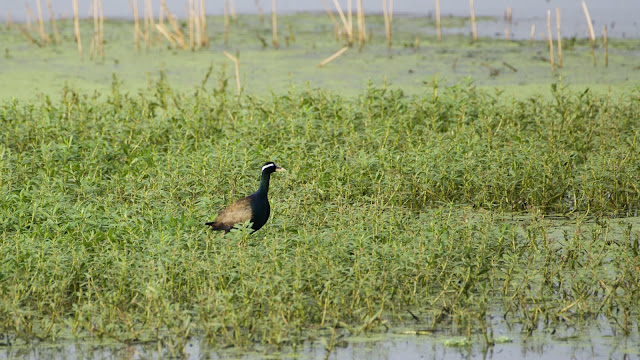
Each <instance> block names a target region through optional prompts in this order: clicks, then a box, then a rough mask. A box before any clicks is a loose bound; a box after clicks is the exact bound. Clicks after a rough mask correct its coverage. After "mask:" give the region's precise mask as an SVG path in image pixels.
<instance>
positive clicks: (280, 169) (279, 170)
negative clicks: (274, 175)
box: [276, 166, 287, 172]
mask: <svg viewBox="0 0 640 360" xmlns="http://www.w3.org/2000/svg"><path fill="white" fill-rule="evenodd" d="M276 172H287V170H285V169H284V168H281V167H280V166H276Z"/></svg>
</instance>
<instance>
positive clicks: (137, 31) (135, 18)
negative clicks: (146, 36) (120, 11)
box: [127, 0, 140, 51]
mask: <svg viewBox="0 0 640 360" xmlns="http://www.w3.org/2000/svg"><path fill="white" fill-rule="evenodd" d="M127 2H129V7H131V11H132V12H133V43H134V44H135V45H136V50H138V51H140V37H139V36H140V19H139V18H138V0H133V4H132V3H131V1H129V0H127Z"/></svg>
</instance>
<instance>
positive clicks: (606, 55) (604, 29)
mask: <svg viewBox="0 0 640 360" xmlns="http://www.w3.org/2000/svg"><path fill="white" fill-rule="evenodd" d="M602 37H603V40H604V67H609V40H608V39H607V25H604V26H603V27H602Z"/></svg>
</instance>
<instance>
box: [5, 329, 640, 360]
mask: <svg viewBox="0 0 640 360" xmlns="http://www.w3.org/2000/svg"><path fill="white" fill-rule="evenodd" d="M590 325H591V326H588V324H585V326H584V328H581V329H569V328H566V329H560V328H557V329H555V331H554V330H550V329H547V330H536V331H534V332H533V333H531V334H530V335H524V334H523V333H522V332H521V331H520V329H518V328H517V327H513V328H511V329H508V327H507V326H504V325H502V326H496V327H494V339H498V338H500V339H502V341H503V342H497V343H496V344H495V345H494V346H489V347H486V346H484V344H483V341H482V338H481V336H480V335H479V334H476V335H473V336H472V343H471V345H470V346H463V347H452V346H447V345H446V344H447V343H451V342H450V341H447V340H451V339H455V338H459V337H456V336H453V335H451V334H446V333H444V332H443V333H441V332H436V333H434V334H433V335H402V333H403V331H402V330H399V329H396V330H390V331H389V332H387V333H384V334H371V335H368V336H358V337H349V336H347V337H345V338H344V340H345V341H344V342H341V344H340V346H336V347H335V348H334V349H333V350H332V351H331V352H330V353H329V354H327V350H326V348H325V343H324V342H322V341H315V342H309V343H306V344H304V345H302V346H300V347H298V348H297V350H293V349H291V348H289V349H284V350H281V351H277V352H276V351H274V350H273V349H269V348H260V347H258V348H257V349H256V350H254V351H252V352H241V351H238V350H237V349H224V350H214V349H212V347H211V346H210V345H208V344H207V343H206V342H205V341H203V340H202V339H197V338H194V339H191V340H190V341H189V342H188V343H187V345H186V347H185V349H184V353H182V354H172V353H171V352H170V351H169V350H168V349H167V348H166V347H163V346H162V345H161V344H159V343H157V342H152V343H145V344H135V345H126V344H122V343H114V342H105V343H96V342H89V341H79V342H71V341H69V342H61V343H53V344H52V343H39V344H38V343H35V344H31V345H18V344H15V343H13V344H12V345H9V342H8V341H4V340H0V359H16V358H18V359H60V360H65V359H106V358H109V359H160V358H167V357H174V356H176V355H179V357H181V356H184V358H186V359H194V360H195V359H223V358H225V359H226V358H239V359H246V360H253V359H263V358H265V357H269V358H273V359H285V358H287V359H291V358H294V359H314V360H315V359H334V360H339V359H379V360H391V359H403V360H404V359H407V360H412V359H416V360H417V359H434V360H435V359H494V360H502V359H542V358H544V359H572V358H573V359H585V358H613V359H626V358H637V356H638V354H640V348H639V345H638V344H639V343H640V338H639V336H638V333H637V329H636V330H635V331H634V333H632V334H631V335H629V336H622V335H617V336H616V335H614V332H615V328H613V327H612V326H611V325H610V324H608V322H606V321H605V320H601V321H599V322H597V323H592V324H590ZM505 339H508V340H506V341H505Z"/></svg>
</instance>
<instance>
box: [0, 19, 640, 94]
mask: <svg viewBox="0 0 640 360" xmlns="http://www.w3.org/2000/svg"><path fill="white" fill-rule="evenodd" d="M210 21H211V22H212V24H220V22H221V19H220V18H212V19H211V20H210ZM286 21H288V22H289V23H290V24H291V28H292V31H293V34H294V35H295V37H296V41H295V42H293V43H290V44H283V46H282V47H281V49H280V50H278V51H275V50H273V49H272V48H271V47H267V48H262V46H261V45H260V42H259V41H258V39H257V38H256V34H257V33H261V34H263V36H264V37H265V38H266V39H270V30H269V29H268V26H266V25H264V24H261V23H260V22H259V20H258V17H257V16H243V17H240V18H239V23H240V24H241V25H239V26H234V27H232V29H231V33H230V39H229V45H224V44H223V40H222V38H221V35H220V33H215V35H214V36H213V38H212V43H211V46H210V48H209V49H203V50H200V51H195V52H192V51H184V50H174V49H167V45H168V43H167V42H166V41H165V42H164V43H163V45H161V46H157V45H156V46H153V47H151V48H150V49H149V50H144V49H143V50H141V51H136V50H135V47H134V46H133V42H132V41H131V28H132V27H131V26H132V24H131V23H129V22H123V21H112V22H107V23H106V24H105V32H106V35H107V36H106V41H107V43H106V45H105V59H104V60H101V59H99V60H91V59H89V56H88V54H87V53H85V54H84V56H82V57H80V56H79V55H78V50H77V48H76V47H75V44H73V43H72V42H71V40H69V39H70V36H71V34H72V31H73V30H72V23H71V22H64V23H62V22H61V23H60V24H59V27H60V28H61V32H62V33H63V34H66V35H67V36H68V40H67V41H65V42H64V43H63V44H62V45H60V46H47V47H44V48H38V47H36V46H34V45H30V44H28V43H27V41H26V39H25V38H24V37H23V36H22V34H20V33H19V32H18V31H17V30H12V31H11V32H7V31H6V30H3V29H2V30H0V40H1V41H3V43H4V44H5V45H4V47H5V49H4V51H5V56H4V58H3V59H2V60H3V68H2V70H0V82H2V83H3V84H9V86H4V87H2V88H1V89H0V99H10V98H12V97H15V98H18V99H29V98H32V97H34V96H38V95H39V94H41V93H42V94H46V95H48V96H51V97H53V98H57V97H59V96H60V95H61V90H62V88H63V87H64V86H65V85H68V86H69V87H71V88H73V89H76V90H83V91H86V92H88V93H93V92H94V91H97V92H108V91H110V86H111V83H112V77H113V76H116V77H117V78H118V79H120V81H121V88H122V89H125V90H128V91H131V92H132V93H137V92H138V91H141V90H145V89H146V90H149V89H150V90H151V91H155V85H154V83H155V82H156V81H157V80H158V79H159V78H160V74H161V73H164V74H165V75H166V79H167V81H168V84H169V85H170V86H171V87H173V88H175V89H178V90H181V91H189V92H190V91H194V90H196V89H197V88H199V87H200V86H201V84H202V81H203V79H204V78H205V74H206V73H207V70H208V68H209V67H210V66H211V67H212V74H211V76H210V78H209V80H208V83H207V84H205V85H206V87H207V88H218V87H219V86H220V83H222V81H223V80H226V81H227V84H228V86H227V88H228V89H227V91H230V92H233V93H235V91H236V89H235V79H234V69H233V65H232V63H231V62H230V61H229V59H227V58H226V57H225V56H224V55H223V54H222V51H223V50H228V51H230V52H233V53H237V54H239V55H240V81H241V85H242V88H243V92H244V93H246V94H252V95H259V96H265V95H267V96H268V95H270V94H271V92H272V91H273V92H275V93H282V92H287V91H289V90H290V89H291V87H297V88H298V89H299V90H300V89H307V88H309V89H316V88H321V89H324V90H328V91H334V92H337V93H339V94H340V95H347V96H353V95H358V94H361V93H362V92H363V91H364V90H365V89H366V87H367V86H368V84H369V83H372V84H374V85H376V86H383V85H384V84H387V85H392V86H393V87H397V88H401V89H402V90H403V91H404V92H405V93H408V94H419V93H421V92H423V91H425V89H428V88H430V87H429V86H428V85H427V86H425V83H428V82H430V81H432V80H433V79H434V78H436V77H437V78H438V79H439V82H440V84H441V85H449V84H454V83H458V82H460V81H463V82H464V81H467V79H472V81H473V82H474V84H476V85H477V86H480V87H487V88H491V89H493V88H497V89H500V91H507V92H509V93H511V94H513V95H515V96H520V97H522V96H532V95H536V94H538V95H539V94H542V93H548V90H549V86H550V84H552V83H554V82H557V81H559V79H560V78H562V79H563V81H564V82H565V83H567V84H571V85H573V86H576V87H577V88H578V89H580V90H581V91H582V90H584V89H585V88H587V87H589V88H590V89H592V90H596V91H601V92H608V91H620V90H624V89H630V88H631V89H635V88H636V87H637V84H638V83H639V82H640V70H639V69H640V68H638V57H639V56H640V52H639V50H638V48H637V44H636V42H635V41H634V40H616V42H614V41H612V42H611V44H610V50H609V66H608V68H604V67H603V66H602V65H603V62H604V54H603V50H602V48H598V49H597V50H596V53H595V54H596V60H597V62H598V66H597V67H596V68H595V69H596V71H593V70H594V66H593V64H592V62H591V55H590V51H589V47H588V45H587V44H586V42H585V41H582V42H578V43H576V44H574V45H573V46H571V45H570V44H567V42H565V45H564V51H563V54H564V60H563V61H564V67H563V68H562V69H559V70H558V71H557V72H555V73H552V72H551V67H550V64H549V62H548V59H547V58H548V56H549V55H548V44H546V43H545V42H542V41H539V42H536V43H534V44H533V46H529V44H528V41H521V42H515V41H512V42H505V41H501V40H487V39H483V40H481V41H479V42H478V43H476V44H472V43H471V40H470V37H468V36H466V35H449V36H447V37H446V38H445V39H444V40H443V42H442V43H436V42H435V39H434V36H433V31H434V28H433V23H432V22H433V21H432V20H430V19H428V18H426V17H422V18H418V17H409V16H404V17H400V16H398V17H397V18H396V20H395V21H394V24H396V25H395V30H394V42H393V47H392V49H391V51H388V50H387V46H386V43H385V41H384V25H383V21H382V18H381V17H371V18H370V19H369V20H368V24H369V25H368V26H369V27H370V28H371V29H372V34H373V41H372V42H371V43H367V44H366V45H365V47H364V49H363V50H362V51H358V49H357V48H355V47H354V48H352V49H351V50H349V51H347V52H346V53H344V54H343V55H342V56H341V57H339V58H338V59H336V60H335V61H333V62H331V63H329V64H328V65H326V66H324V67H323V68H318V67H317V64H318V63H320V62H321V61H322V60H323V59H326V58H327V57H328V56H330V55H331V54H333V53H334V52H335V51H336V50H338V49H340V48H341V47H342V46H343V45H344V44H342V43H341V42H340V41H336V39H335V37H334V36H333V33H332V27H331V23H330V22H328V21H326V19H325V17H324V16H320V17H319V16H317V15H313V14H298V15H296V16H292V17H290V18H287V20H286ZM462 22H464V21H462ZM447 23H448V24H449V25H452V26H454V27H453V28H449V30H448V31H450V32H456V31H458V32H463V33H464V32H465V31H464V30H460V28H458V29H456V28H455V26H458V25H456V24H458V23H460V20H459V19H458V20H455V19H453V20H452V19H449V20H447ZM484 23H486V24H489V25H491V24H493V23H492V22H491V21H485V22H484ZM494 25H495V26H498V27H500V25H499V24H498V23H496V24H494ZM494 25H491V26H494ZM91 26H92V24H89V23H88V22H84V23H83V24H82V27H83V29H82V31H83V32H84V33H90V32H91V31H92V29H91ZM212 26H214V25H212ZM281 36H288V33H283V34H282V35H281ZM416 37H419V38H420V44H419V47H416V46H415V38H416ZM88 45H89V44H88V41H85V47H88ZM426 91H429V90H426Z"/></svg>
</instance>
